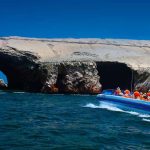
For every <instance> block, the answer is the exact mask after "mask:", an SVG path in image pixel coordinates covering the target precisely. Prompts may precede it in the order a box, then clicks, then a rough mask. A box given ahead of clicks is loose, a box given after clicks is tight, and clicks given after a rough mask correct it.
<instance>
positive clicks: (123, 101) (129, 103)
mask: <svg viewBox="0 0 150 150" xmlns="http://www.w3.org/2000/svg"><path fill="white" fill-rule="evenodd" d="M97 99H98V100H99V101H101V102H108V103H112V104H116V105H120V106H126V107H130V108H135V109H140V110H143V111H148V112H150V102H146V101H143V100H137V99H133V98H125V97H121V96H115V95H105V94H98V95H97Z"/></svg>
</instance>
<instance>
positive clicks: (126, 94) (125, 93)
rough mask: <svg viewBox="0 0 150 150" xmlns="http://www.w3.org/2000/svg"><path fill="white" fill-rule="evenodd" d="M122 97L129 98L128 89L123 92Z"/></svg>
mask: <svg viewBox="0 0 150 150" xmlns="http://www.w3.org/2000/svg"><path fill="white" fill-rule="evenodd" d="M123 96H124V97H127V98H130V97H131V92H130V91H129V90H128V89H126V90H125V91H124V95H123Z"/></svg>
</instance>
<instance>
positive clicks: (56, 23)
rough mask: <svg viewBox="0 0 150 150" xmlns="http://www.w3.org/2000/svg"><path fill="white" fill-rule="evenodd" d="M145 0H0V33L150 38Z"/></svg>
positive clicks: (149, 14) (149, 15)
mask: <svg viewBox="0 0 150 150" xmlns="http://www.w3.org/2000/svg"><path fill="white" fill-rule="evenodd" d="M149 18H150V1H149V0H0V36H25V37H38V38H70V37H72V38H125V39H141V40H142V39H148V40H150V19H149Z"/></svg>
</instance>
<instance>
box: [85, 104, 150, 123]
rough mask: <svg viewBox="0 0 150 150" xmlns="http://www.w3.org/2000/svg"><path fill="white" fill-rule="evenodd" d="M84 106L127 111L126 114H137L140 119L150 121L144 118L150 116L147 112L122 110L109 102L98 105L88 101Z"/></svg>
mask: <svg viewBox="0 0 150 150" xmlns="http://www.w3.org/2000/svg"><path fill="white" fill-rule="evenodd" d="M84 107H89V108H101V109H107V110H110V111H117V112H124V113H128V114H131V115H135V116H138V117H140V118H142V120H144V121H148V122H150V120H149V119H145V118H150V115H149V114H143V113H140V112H136V111H126V110H122V109H120V108H117V107H116V106H115V105H113V104H109V103H100V104H99V105H95V104H92V103H89V104H87V105H85V106H84Z"/></svg>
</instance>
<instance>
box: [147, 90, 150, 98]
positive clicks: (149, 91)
mask: <svg viewBox="0 0 150 150" xmlns="http://www.w3.org/2000/svg"><path fill="white" fill-rule="evenodd" d="M146 95H147V100H148V101H150V90H148V92H147V94H146Z"/></svg>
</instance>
